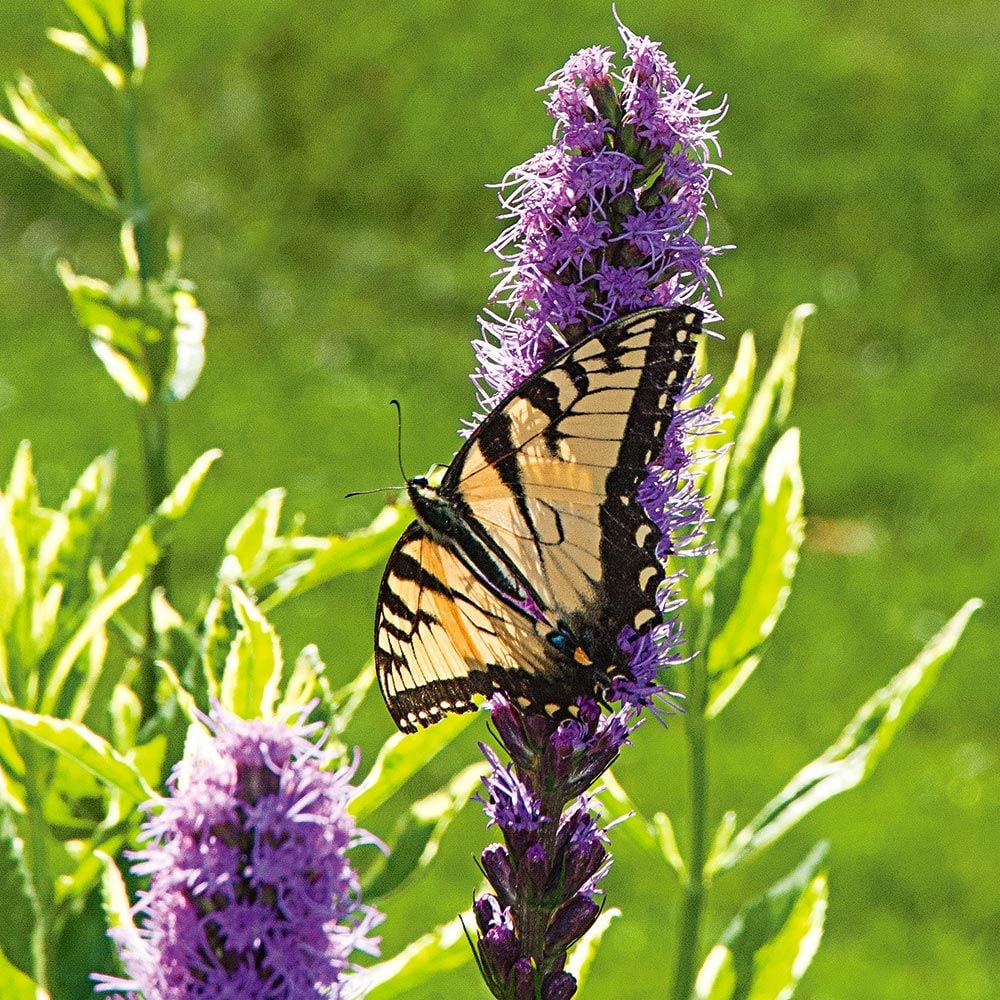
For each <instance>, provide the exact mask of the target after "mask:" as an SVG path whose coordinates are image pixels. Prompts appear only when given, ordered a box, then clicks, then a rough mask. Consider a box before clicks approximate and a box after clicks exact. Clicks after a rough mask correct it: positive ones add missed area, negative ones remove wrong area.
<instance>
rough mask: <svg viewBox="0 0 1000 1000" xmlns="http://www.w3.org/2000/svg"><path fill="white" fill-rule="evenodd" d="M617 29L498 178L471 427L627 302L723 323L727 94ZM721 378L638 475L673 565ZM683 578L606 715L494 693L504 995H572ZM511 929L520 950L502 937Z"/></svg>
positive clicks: (619, 680) (492, 900)
mask: <svg viewBox="0 0 1000 1000" xmlns="http://www.w3.org/2000/svg"><path fill="white" fill-rule="evenodd" d="M619 31H620V34H621V37H622V40H623V42H624V44H625V56H624V60H623V67H622V69H621V70H619V69H617V68H616V66H615V58H614V54H613V53H612V52H611V50H610V49H606V48H602V47H594V48H588V49H583V50H582V51H580V52H577V53H576V54H575V55H573V56H571V57H570V59H569V60H568V61H567V63H566V65H565V66H564V67H563V68H562V69H561V70H559V71H558V72H557V73H554V74H552V75H551V76H550V77H549V78H548V80H546V82H545V85H544V87H543V88H542V89H543V90H546V91H547V92H548V99H547V102H546V108H547V110H548V113H549V114H550V115H551V117H552V119H553V120H554V129H553V142H552V144H551V145H549V146H547V147H546V148H545V149H543V150H542V151H541V152H539V153H537V154H536V155H535V156H533V157H531V158H530V159H529V160H528V161H527V162H525V163H522V164H521V165H520V166H517V167H514V168H513V169H512V170H510V171H509V172H508V174H507V176H506V177H505V178H504V181H503V183H502V184H501V185H500V194H499V197H500V204H501V206H502V209H503V211H502V214H501V218H502V219H504V220H505V221H506V222H507V228H506V229H505V230H504V231H503V232H502V233H501V234H500V236H499V237H498V238H497V240H496V241H495V242H494V243H493V245H492V246H491V247H490V249H491V250H492V251H493V252H494V253H495V254H496V255H497V257H499V259H500V261H501V266H500V269H499V272H498V275H499V280H498V282H497V285H496V287H495V289H494V291H493V294H492V295H491V297H490V309H489V310H487V311H486V312H485V314H484V315H483V317H481V319H480V327H481V330H482V336H481V338H480V339H479V340H478V341H476V343H475V344H474V345H473V346H474V347H475V350H476V355H477V358H478V362H479V364H478V368H477V370H476V372H475V373H474V374H473V376H472V378H473V382H474V383H475V385H476V389H477V396H478V403H479V408H480V414H479V415H477V416H476V417H475V418H474V419H473V421H471V423H472V424H473V425H474V424H475V423H476V422H477V421H478V420H479V419H481V414H482V413H488V412H489V411H490V410H491V409H492V408H493V407H494V406H496V404H497V403H498V402H499V400H501V399H502V398H504V397H505V396H506V395H507V394H508V393H510V392H511V391H513V390H514V389H516V388H517V387H518V386H519V385H520V384H521V383H522V382H523V381H524V380H525V379H526V378H527V377H528V376H530V375H532V374H533V373H535V372H536V371H538V369H539V368H541V367H542V366H543V365H544V364H545V363H546V362H548V361H549V360H551V359H552V358H553V357H555V356H556V355H557V354H558V353H560V352H561V351H563V350H565V348H566V347H567V346H568V345H572V344H574V343H576V342H578V341H579V340H580V339H582V338H584V337H586V336H588V335H589V334H590V333H593V332H594V331H595V330H597V329H598V328H599V327H601V326H603V325H605V324H606V323H608V322H610V321H612V320H614V319H617V318H620V317H622V316H624V315H626V314H628V313H630V312H633V311H635V310H637V309H641V308H645V307H648V306H656V305H660V306H666V307H676V306H681V305H690V306H694V307H696V308H697V309H699V310H700V311H701V312H702V314H703V317H704V322H706V323H712V322H714V321H717V320H718V319H719V314H718V313H717V312H716V310H715V308H714V306H713V304H712V302H711V300H710V298H709V293H710V291H713V290H716V287H717V286H716V283H715V276H714V274H713V273H712V269H711V263H710V262H711V260H712V258H713V257H715V256H716V255H717V254H719V253H720V252H721V250H722V249H724V248H718V247H714V246H712V245H710V243H709V242H708V224H707V219H706V206H707V205H710V204H713V203H714V202H713V199H712V195H711V192H710V190H709V182H710V180H711V178H712V176H713V175H714V173H715V171H716V170H719V169H721V168H719V167H717V166H716V165H715V164H714V163H712V162H711V161H712V157H713V155H717V154H718V152H719V148H718V144H717V142H716V132H715V126H716V124H717V123H718V121H719V119H720V118H721V117H722V115H723V113H724V110H725V106H724V102H723V104H722V105H719V106H718V107H715V108H708V107H706V106H705V102H706V99H707V98H708V97H709V96H710V95H709V94H708V93H706V92H703V91H702V90H701V88H698V87H696V88H694V89H691V88H690V87H689V86H688V82H687V81H686V80H682V79H681V77H680V75H679V73H678V72H677V69H676V67H675V65H674V64H673V63H672V62H671V61H670V60H669V59H668V58H667V56H666V54H665V53H664V52H663V50H662V49H661V47H660V45H659V44H658V43H656V42H653V41H651V40H650V39H649V38H642V37H640V36H638V35H636V34H635V33H633V32H632V31H630V30H629V29H628V28H626V27H625V25H623V24H621V23H620V22H619ZM706 386H707V380H706V379H704V378H701V377H699V376H698V375H696V374H692V375H691V376H689V377H688V380H687V382H686V383H685V384H684V385H683V386H682V387H681V392H680V395H679V398H678V399H677V402H676V407H677V408H676V409H675V411H674V413H673V414H672V416H671V419H670V423H669V425H668V427H667V433H666V435H665V439H664V446H663V450H662V453H661V454H660V455H659V456H657V457H655V458H654V459H653V461H652V462H651V463H650V464H649V466H648V468H647V470H646V476H645V478H644V480H643V481H642V482H641V483H640V485H639V488H638V489H637V491H636V500H637V501H638V502H639V503H640V504H641V505H642V507H643V509H644V510H645V511H646V514H647V516H648V517H649V519H650V521H652V522H653V523H654V524H655V525H656V526H657V527H658V528H659V529H660V537H661V541H660V544H659V547H658V550H657V555H658V557H659V558H660V559H661V560H662V561H664V562H666V560H667V559H668V557H671V556H679V555H689V554H696V553H700V552H701V551H703V550H701V549H700V548H699V542H700V538H701V535H702V530H703V526H704V521H705V512H704V507H703V505H702V502H701V499H700V497H699V495H698V490H697V486H696V483H695V481H694V477H695V473H694V469H693V467H694V457H695V456H694V453H693V448H692V443H691V442H692V441H693V439H695V438H697V437H701V436H703V435H705V434H706V433H709V432H711V430H712V429H713V427H714V417H713V414H712V410H711V407H710V405H709V404H702V405H695V403H694V399H693V397H695V396H696V395H698V394H700V393H702V392H703V391H704V389H705V388H706ZM678 575H679V574H678V572H677V571H672V572H669V571H668V575H667V579H666V581H665V583H664V585H663V586H662V587H661V588H660V589H659V591H658V593H657V595H656V596H657V603H658V606H659V609H660V611H661V612H662V616H663V622H662V624H657V625H655V626H653V627H652V628H649V629H647V630H646V631H645V632H643V634H642V635H638V634H636V633H635V632H634V631H632V630H630V629H625V630H623V631H622V633H621V634H620V635H619V636H617V640H618V644H619V646H620V647H621V649H622V650H623V651H624V652H625V653H626V654H627V655H628V669H627V670H620V671H616V672H615V674H614V676H613V677H612V678H611V681H610V687H609V689H608V690H607V691H605V692H604V697H605V698H606V700H607V701H608V702H618V703H620V706H621V707H620V708H619V709H618V710H617V711H615V712H612V713H610V714H607V715H605V714H602V711H601V706H599V705H598V704H597V703H596V702H594V701H593V700H592V699H581V700H580V701H579V702H578V703H577V705H576V706H574V708H573V709H572V710H571V714H572V716H573V717H572V718H571V719H563V720H561V721H560V720H554V719H551V718H549V717H547V716H545V715H542V714H538V713H527V714H526V713H524V712H522V711H521V710H519V709H518V708H517V706H516V705H514V704H513V703H512V702H510V701H509V700H508V699H507V698H506V697H504V696H503V695H496V696H495V697H494V698H493V701H492V717H493V725H494V727H495V729H496V732H497V735H498V736H499V738H500V740H501V742H502V743H503V744H504V746H505V747H506V749H507V751H508V753H509V754H510V758H511V763H510V764H509V765H508V764H504V763H503V762H502V761H501V760H500V758H499V757H498V756H497V755H496V754H495V753H494V752H493V751H492V750H491V749H489V748H488V747H486V746H483V753H484V754H485V755H486V759H487V761H488V762H489V764H490V767H491V774H490V775H489V776H488V777H487V778H485V779H484V785H485V788H486V795H485V798H484V801H485V808H486V814H487V816H488V817H489V819H490V820H491V822H493V823H495V824H496V825H497V827H498V828H499V829H500V831H501V833H502V835H503V838H504V845H503V846H501V845H493V846H492V847H489V848H487V849H486V852H485V853H484V854H483V859H482V866H483V870H484V872H485V874H486V876H487V879H488V880H489V882H490V884H491V886H492V887H493V890H494V893H495V895H489V896H487V897H484V898H483V900H480V901H478V902H477V904H476V915H477V922H478V923H479V927H480V933H481V936H480V956H481V961H482V968H483V974H484V978H485V980H486V982H487V985H488V986H489V988H490V990H491V992H492V993H493V995H494V996H495V997H497V998H499V1000H512V998H513V1000H519V998H521V997H522V996H524V997H525V998H526V1000H527V998H528V997H530V998H531V1000H534V998H535V997H536V996H539V995H540V996H541V997H542V998H543V1000H569V998H570V997H572V996H574V994H575V993H576V990H577V983H576V980H575V979H574V977H573V976H572V975H570V974H569V973H568V972H566V971H565V966H566V961H567V958H568V951H569V949H570V948H571V947H572V946H573V945H574V944H575V943H576V942H577V941H578V940H579V939H580V937H581V936H582V935H583V934H585V933H586V932H587V931H588V930H589V929H590V928H591V927H592V926H593V923H594V921H595V920H596V918H597V915H598V913H599V912H600V908H599V905H598V902H597V901H596V897H597V896H598V895H599V893H600V890H599V888H598V883H599V882H600V880H601V879H602V878H603V876H604V875H605V874H606V873H607V871H608V869H609V868H610V865H611V856H610V854H609V853H608V850H607V835H606V832H605V831H604V830H603V829H602V828H601V827H599V826H598V824H597V822H596V820H595V817H594V815H593V812H592V810H591V801H590V798H589V797H588V795H587V791H588V789H589V788H590V787H591V786H592V785H593V784H594V783H595V782H597V781H599V780H600V777H601V775H603V774H604V773H605V771H606V770H607V769H608V768H609V767H610V766H611V764H612V763H613V762H614V761H615V759H616V758H617V756H618V754H619V753H620V752H621V749H622V747H623V746H625V744H626V743H628V741H629V737H630V735H631V733H632V732H633V731H634V729H635V728H636V726H637V725H639V724H640V722H641V718H640V716H641V714H642V712H643V710H644V709H645V708H650V707H651V708H652V710H653V711H654V713H655V712H661V711H662V710H663V708H662V706H663V705H664V703H665V705H666V708H667V710H671V709H674V708H676V706H674V705H673V703H672V702H671V701H670V700H669V694H670V692H669V691H667V689H666V688H665V687H664V686H663V684H662V683H661V680H660V678H661V675H662V672H663V670H664V669H665V668H666V667H668V666H670V665H671V664H672V663H676V662H678V661H679V658H680V657H679V655H678V649H679V646H680V643H681V639H682V631H681V626H680V623H679V621H678V620H677V616H676V612H677V610H678V608H679V607H680V601H679V600H678V597H677V591H676V583H677V579H678ZM499 928H503V929H504V934H503V939H504V941H505V942H506V943H507V944H509V945H510V947H512V948H514V949H515V950H516V952H517V957H516V959H514V960H510V953H509V952H504V953H503V955H502V956H500V955H499V954H498V955H495V956H494V955H493V954H492V952H491V950H490V947H489V946H486V941H487V939H491V938H490V935H494V932H496V933H498V934H499V933H500V931H499V930H498V929H499ZM494 936H495V935H494ZM491 940H492V939H491ZM501 958H502V960H501Z"/></svg>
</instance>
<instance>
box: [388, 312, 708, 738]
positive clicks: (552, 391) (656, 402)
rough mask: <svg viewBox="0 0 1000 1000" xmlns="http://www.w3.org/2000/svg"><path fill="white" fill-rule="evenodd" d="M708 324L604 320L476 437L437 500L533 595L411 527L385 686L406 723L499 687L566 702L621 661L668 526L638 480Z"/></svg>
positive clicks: (643, 616)
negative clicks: (551, 638) (655, 515)
mask: <svg viewBox="0 0 1000 1000" xmlns="http://www.w3.org/2000/svg"><path fill="white" fill-rule="evenodd" d="M700 320H701V315H700V313H698V312H697V311H696V310H693V309H684V310H681V309H672V310H665V309H650V310H645V311H644V312H641V313H636V314H633V315H632V316H629V317H626V318H625V319H624V320H621V321H618V322H616V323H613V324H610V325H609V326H607V327H604V328H602V329H601V330H599V331H597V333H595V334H593V335H592V336H590V337H588V338H587V339H585V340H583V341H581V342H580V343H578V344H577V345H575V346H574V347H572V348H570V349H569V350H568V351H566V352H565V353H564V354H563V355H561V356H560V357H558V358H557V359H556V360H554V361H553V362H551V363H550V364H548V365H547V366H545V367H544V368H542V369H541V370H540V371H538V372H537V373H535V374H534V375H532V376H531V377H529V378H528V379H527V380H526V381H525V382H524V383H523V384H522V385H521V386H520V387H519V388H518V389H517V390H516V391H515V392H513V393H512V394H511V395H510V396H508V397H507V399H505V400H504V401H503V402H502V403H501V404H499V405H498V406H497V408H496V409H495V410H493V411H492V412H491V413H490V414H489V415H488V416H487V417H486V418H485V419H484V420H483V422H482V424H481V425H480V426H479V428H478V429H477V431H476V432H475V433H474V434H473V435H472V437H470V439H469V440H468V441H467V442H466V444H465V446H464V447H463V448H462V450H461V451H460V452H459V453H458V455H457V456H456V457H455V460H454V461H453V462H452V464H451V466H450V467H449V469H448V471H447V473H446V475H445V477H444V480H443V482H442V485H441V490H440V495H441V497H442V498H443V499H445V500H447V501H448V502H449V503H450V505H451V507H452V509H453V510H455V511H457V512H458V513H459V514H460V516H461V517H462V519H463V522H464V523H465V524H466V525H467V526H468V527H469V528H471V529H472V530H473V531H474V532H475V533H476V535H477V537H479V538H481V539H483V540H484V542H485V544H487V545H488V546H489V547H490V548H491V549H492V550H493V551H494V552H495V553H496V554H497V558H498V559H500V560H502V561H503V562H504V563H505V565H507V566H510V567H513V568H515V569H516V572H517V573H518V575H519V576H520V578H521V579H522V580H523V582H524V584H525V587H526V589H527V590H528V592H529V593H530V594H531V595H532V598H533V602H532V606H531V607H530V608H527V609H526V607H525V605H524V602H523V601H517V600H514V599H512V597H511V595H505V594H502V593H497V592H495V590H494V589H493V588H491V587H490V586H488V585H487V584H485V583H484V582H482V580H481V578H480V575H477V574H476V573H475V572H474V570H473V568H472V567H471V566H470V560H469V559H468V558H466V557H465V555H464V554H463V552H462V550H461V547H460V546H459V545H457V544H455V542H454V540H452V539H448V538H440V539H437V540H435V539H432V538H430V537H428V535H427V534H426V533H425V532H424V531H423V529H422V528H420V527H419V526H416V525H415V526H413V527H411V529H410V530H409V531H408V532H407V533H406V534H405V535H404V537H403V539H402V540H401V542H400V544H399V546H398V547H397V549H396V551H395V552H394V554H393V556H392V558H391V559H390V562H389V566H388V568H387V570H386V574H385V578H384V580H383V585H382V593H381V598H380V610H379V613H378V618H377V621H376V662H377V665H378V672H379V681H380V683H381V685H382V690H383V694H385V697H386V701H387V703H388V705H389V707H390V711H391V712H392V714H393V718H394V719H395V720H396V722H397V724H398V725H399V726H400V728H403V729H411V728H413V726H414V725H427V724H429V723H430V722H433V721H435V720H436V719H437V718H439V717H440V713H441V712H443V711H466V710H468V708H469V707H470V703H469V699H470V698H471V696H472V695H475V694H490V693H491V692H492V691H494V690H496V689H498V688H499V689H502V690H505V691H507V693H508V694H511V695H512V696H514V697H519V698H521V699H522V701H525V700H526V701H527V702H529V703H530V704H532V705H534V706H537V707H539V708H544V709H546V710H551V709H552V708H553V707H555V708H567V707H568V706H569V705H570V704H571V703H572V701H573V700H574V699H575V698H576V697H577V696H578V695H579V694H587V693H591V694H592V693H594V672H595V670H596V671H600V672H603V673H604V674H605V675H606V674H607V672H609V671H612V670H613V669H615V668H616V667H617V666H618V665H620V663H621V661H622V658H623V654H622V653H621V651H620V649H619V648H618V637H619V635H620V633H621V631H622V629H625V628H630V629H634V630H636V631H639V632H641V631H643V630H644V629H645V628H647V627H649V626H650V625H651V624H652V623H654V622H655V621H657V620H658V619H659V612H658V610H657V605H656V600H655V595H656V590H657V588H658V587H659V585H660V584H661V583H662V581H663V579H664V575H665V571H664V568H663V566H662V564H661V562H660V561H659V560H658V559H657V556H656V549H657V544H658V543H659V542H660V532H659V530H658V529H657V528H656V526H655V525H654V524H653V523H652V522H651V521H650V520H649V519H648V517H647V516H646V514H645V513H644V511H643V509H642V507H641V505H640V504H639V503H638V501H637V500H636V498H635V491H636V488H637V487H638V485H639V484H640V482H641V481H642V480H643V478H644V477H645V476H646V474H647V467H648V464H649V462H650V461H652V460H653V459H655V458H657V457H659V455H660V454H661V451H662V448H663V442H664V439H665V436H666V434H667V431H668V428H669V425H670V420H671V416H672V414H673V410H674V405H675V401H676V398H677V394H678V392H679V391H680V388H681V385H682V384H683V382H684V380H685V378H686V376H687V374H688V372H689V370H690V367H691V364H692V360H693V356H694V348H695V342H694V341H695V338H694V335H695V334H697V333H698V332H700ZM414 566H416V567H417V568H418V569H414ZM553 629H563V630H568V631H569V633H570V634H572V635H574V636H577V637H586V650H587V654H588V656H587V657H585V658H584V660H583V661H577V663H576V664H574V663H569V664H568V663H567V660H566V657H565V656H564V655H561V654H560V653H559V651H558V650H556V649H555V648H554V647H553V646H552V644H551V643H549V642H548V641H546V636H547V635H549V634H550V632H551V630H553ZM587 660H589V661H591V662H590V663H586V661H587ZM581 664H584V665H585V666H586V667H587V668H588V669H584V666H581ZM421 713H423V714H421Z"/></svg>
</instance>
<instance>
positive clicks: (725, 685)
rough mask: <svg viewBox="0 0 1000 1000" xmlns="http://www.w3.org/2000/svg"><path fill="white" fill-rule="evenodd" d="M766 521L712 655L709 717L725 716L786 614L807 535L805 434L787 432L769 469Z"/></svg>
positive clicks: (762, 521) (765, 486)
mask: <svg viewBox="0 0 1000 1000" xmlns="http://www.w3.org/2000/svg"><path fill="white" fill-rule="evenodd" d="M762 486H763V489H762V492H761V497H760V517H759V519H758V520H757V524H756V529H755V531H754V535H753V548H752V554H751V557H750V562H749V565H748V566H747V569H746V572H745V574H744V576H743V580H742V583H741V586H740V592H739V598H738V600H737V602H736V606H735V608H734V609H733V611H732V614H730V616H729V618H728V619H727V620H726V622H725V624H724V625H723V626H722V628H721V630H720V631H719V633H718V634H717V635H716V636H715V638H714V639H713V640H712V643H711V645H710V646H709V651H708V672H709V702H708V709H707V714H708V716H709V717H710V718H711V717H713V716H716V715H718V714H719V712H721V711H722V709H723V708H724V707H725V706H726V705H727V704H728V703H729V701H730V700H731V699H732V698H733V696H734V695H735V694H736V692H737V691H739V689H740V687H742V685H743V684H744V683H745V682H746V680H747V678H748V677H749V676H750V674H751V673H752V672H753V670H754V668H755V667H756V666H757V664H758V663H759V661H760V656H759V652H760V649H761V647H762V646H763V644H764V643H765V642H766V641H767V639H768V638H770V636H771V633H772V632H773V631H774V627H775V625H777V623H778V618H779V617H780V615H781V612H782V611H783V610H784V607H785V604H786V602H787V601H788V595H789V593H790V591H791V586H792V578H793V577H794V575H795V568H796V566H797V565H798V560H799V550H800V549H801V547H802V538H803V534H804V530H803V519H802V498H803V486H802V472H801V470H800V468H799V432H798V430H797V429H792V430H789V431H786V432H785V434H784V436H783V437H782V438H781V439H780V440H779V441H778V443H777V444H776V445H775V446H774V448H773V450H772V451H771V454H770V455H769V456H768V459H767V462H766V463H765V465H764V471H763V477H762Z"/></svg>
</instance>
